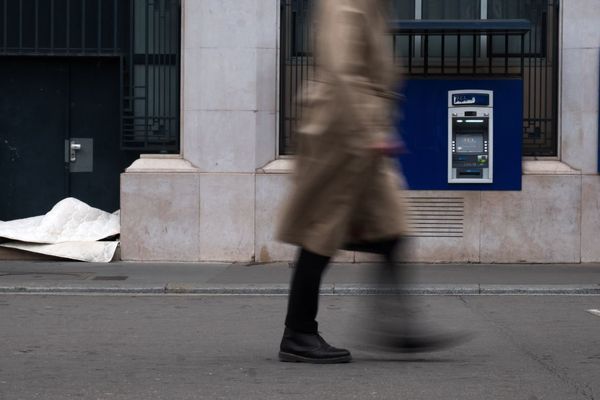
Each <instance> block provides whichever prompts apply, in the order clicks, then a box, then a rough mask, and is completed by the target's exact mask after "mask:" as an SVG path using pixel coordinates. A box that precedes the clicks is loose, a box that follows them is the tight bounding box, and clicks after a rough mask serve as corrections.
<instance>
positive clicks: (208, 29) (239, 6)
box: [184, 0, 266, 48]
mask: <svg viewBox="0 0 600 400" xmlns="http://www.w3.org/2000/svg"><path fill="white" fill-rule="evenodd" d="M260 2H266V1H265V0H186V1H185V3H184V18H185V21H184V27H185V33H184V46H185V48H201V47H211V48H254V47H256V37H257V29H258V28H259V27H260V25H261V22H262V21H257V16H258V10H257V5H258V4H260Z"/></svg>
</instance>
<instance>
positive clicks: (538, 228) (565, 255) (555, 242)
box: [481, 175, 581, 263]
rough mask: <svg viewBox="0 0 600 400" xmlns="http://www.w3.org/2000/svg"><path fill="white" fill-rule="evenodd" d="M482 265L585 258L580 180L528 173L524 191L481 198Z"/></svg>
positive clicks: (487, 194) (563, 261) (567, 261)
mask: <svg viewBox="0 0 600 400" xmlns="http://www.w3.org/2000/svg"><path fill="white" fill-rule="evenodd" d="M481 210H482V212H481V262H482V263H524V262H526V263H577V262H580V260H581V240H580V239H581V238H580V235H581V176H577V175H571V176H548V175H544V176H542V175H526V176H524V177H523V190H522V191H521V192H483V193H482V194H481Z"/></svg>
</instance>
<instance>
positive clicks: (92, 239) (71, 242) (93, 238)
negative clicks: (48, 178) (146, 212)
mask: <svg viewBox="0 0 600 400" xmlns="http://www.w3.org/2000/svg"><path fill="white" fill-rule="evenodd" d="M119 233H120V215H119V212H118V211H117V212H115V213H113V214H110V213H108V212H105V211H102V210H99V209H97V208H93V207H90V206H89V205H87V204H86V203H84V202H82V201H80V200H77V199H75V198H72V197H69V198H66V199H64V200H61V201H60V202H58V203H57V204H56V205H55V206H54V207H53V208H52V210H50V211H49V212H48V213H47V214H46V215H42V216H37V217H31V218H24V219H18V220H13V221H5V222H2V221H0V238H6V239H9V240H11V242H7V243H2V244H0V246H2V247H7V248H14V249H19V250H24V251H30V252H34V253H39V254H47V255H51V256H55V257H62V258H69V259H74V260H79V261H89V262H110V261H111V260H112V259H113V257H114V254H115V251H116V249H117V246H118V243H119V242H118V241H103V242H99V240H102V239H106V238H109V237H113V236H117V235H118V234H119Z"/></svg>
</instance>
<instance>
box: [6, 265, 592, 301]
mask: <svg viewBox="0 0 600 400" xmlns="http://www.w3.org/2000/svg"><path fill="white" fill-rule="evenodd" d="M374 266H375V265H374V264H368V263H363V264H332V266H331V267H330V269H329V270H328V272H327V275H326V276H325V279H324V282H323V285H322V293H323V294H331V295H364V294H386V293H409V294H422V295H479V294H490V295H497V294H546V295H548V294H573V295H575V294H577V295H581V294H593V295H600V265H599V264H569V265H542V264H535V265H531V264H519V265H504V264H493V265H482V264H423V265H406V266H404V268H406V269H407V270H408V272H409V275H408V276H409V277H410V278H411V279H410V284H407V285H405V286H403V287H400V288H398V287H391V286H385V285H376V284H374V276H373V275H374V274H372V271H373V268H374ZM292 271H293V270H292V268H290V265H289V264H288V263H274V264H259V265H251V264H250V265H244V264H172V263H161V264H140V263H125V262H118V263H111V264H90V263H78V262H35V261H2V262H0V293H73V294H76V293H81V294H84V293H114V294H229V295H234V294H239V295H285V294H287V291H288V282H289V280H290V276H291V272H292Z"/></svg>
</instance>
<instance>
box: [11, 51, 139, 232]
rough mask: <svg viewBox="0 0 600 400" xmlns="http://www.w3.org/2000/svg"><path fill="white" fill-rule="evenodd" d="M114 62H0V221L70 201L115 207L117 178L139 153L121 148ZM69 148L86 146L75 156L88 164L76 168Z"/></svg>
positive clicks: (39, 59) (105, 59)
mask: <svg viewBox="0 0 600 400" xmlns="http://www.w3.org/2000/svg"><path fill="white" fill-rule="evenodd" d="M119 65H120V64H119V59H118V58H114V57H98V58H88V57H85V58H84V57H79V58H60V57H59V58H57V57H52V58H50V57H3V58H2V59H1V60H0V76H1V77H2V79H0V191H1V193H2V195H0V220H5V221H6V220H11V219H16V218H24V217H30V216H34V215H40V214H44V213H46V212H47V211H48V210H49V209H50V208H51V207H52V206H53V205H54V204H55V203H56V202H58V201H59V200H61V199H63V198H65V197H68V196H72V197H76V198H78V199H80V200H82V201H84V202H86V203H88V204H90V205H92V206H93V207H97V208H100V209H103V210H105V211H109V212H112V211H115V210H117V209H118V208H119V175H120V173H121V172H122V171H123V170H124V169H125V168H126V167H127V166H128V165H130V164H131V163H132V162H133V161H134V160H135V159H136V158H138V156H139V153H137V152H125V151H121V150H120V79H119ZM80 139H83V140H80ZM79 142H80V143H79ZM92 143H93V146H92V145H90V144H92ZM71 144H76V145H82V146H83V148H82V149H80V150H78V151H76V152H75V153H74V154H75V158H77V157H83V156H84V155H85V158H86V161H87V162H88V163H89V165H87V166H84V168H73V166H74V165H75V163H74V162H71V161H72V160H71V159H70V148H69V147H70V145H71ZM79 161H80V160H77V162H79ZM76 171H77V172H76Z"/></svg>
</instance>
